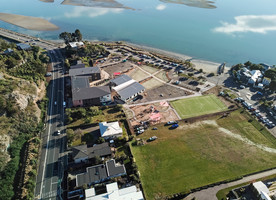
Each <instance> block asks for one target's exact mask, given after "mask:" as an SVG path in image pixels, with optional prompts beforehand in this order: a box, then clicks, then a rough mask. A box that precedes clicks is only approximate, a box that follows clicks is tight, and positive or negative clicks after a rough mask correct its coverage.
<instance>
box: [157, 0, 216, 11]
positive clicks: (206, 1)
mask: <svg viewBox="0 0 276 200" xmlns="http://www.w3.org/2000/svg"><path fill="white" fill-rule="evenodd" d="M160 1H162V2H164V3H175V4H183V5H186V6H190V7H197V8H209V9H212V8H216V6H215V5H213V4H214V3H215V2H214V1H210V0H160Z"/></svg>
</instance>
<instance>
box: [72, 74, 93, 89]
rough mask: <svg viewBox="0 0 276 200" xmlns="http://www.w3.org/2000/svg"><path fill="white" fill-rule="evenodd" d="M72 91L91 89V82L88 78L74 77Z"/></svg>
mask: <svg viewBox="0 0 276 200" xmlns="http://www.w3.org/2000/svg"><path fill="white" fill-rule="evenodd" d="M71 84H72V90H73V89H77V88H89V80H88V77H86V76H85V77H83V76H81V77H79V76H72V77H71Z"/></svg>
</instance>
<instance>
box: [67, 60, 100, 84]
mask: <svg viewBox="0 0 276 200" xmlns="http://www.w3.org/2000/svg"><path fill="white" fill-rule="evenodd" d="M80 65H81V66H84V65H83V64H80ZM80 65H78V66H77V67H74V68H72V69H70V70H69V76H71V77H73V76H86V77H88V78H89V81H90V82H91V81H96V80H100V79H101V70H100V68H99V67H83V68H80Z"/></svg>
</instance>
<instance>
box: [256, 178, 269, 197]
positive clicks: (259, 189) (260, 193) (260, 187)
mask: <svg viewBox="0 0 276 200" xmlns="http://www.w3.org/2000/svg"><path fill="white" fill-rule="evenodd" d="M252 190H253V193H254V194H255V196H256V198H257V199H260V200H271V198H270V197H269V195H268V194H269V189H268V187H267V186H266V185H265V184H264V183H263V182H262V181H258V182H255V183H253V184H252Z"/></svg>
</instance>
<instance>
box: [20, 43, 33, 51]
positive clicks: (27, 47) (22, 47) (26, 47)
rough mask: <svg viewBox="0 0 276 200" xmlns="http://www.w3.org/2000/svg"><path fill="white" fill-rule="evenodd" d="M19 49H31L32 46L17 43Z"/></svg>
mask: <svg viewBox="0 0 276 200" xmlns="http://www.w3.org/2000/svg"><path fill="white" fill-rule="evenodd" d="M16 46H17V49H18V50H29V49H31V46H30V45H28V44H25V43H18V44H16Z"/></svg>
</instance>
